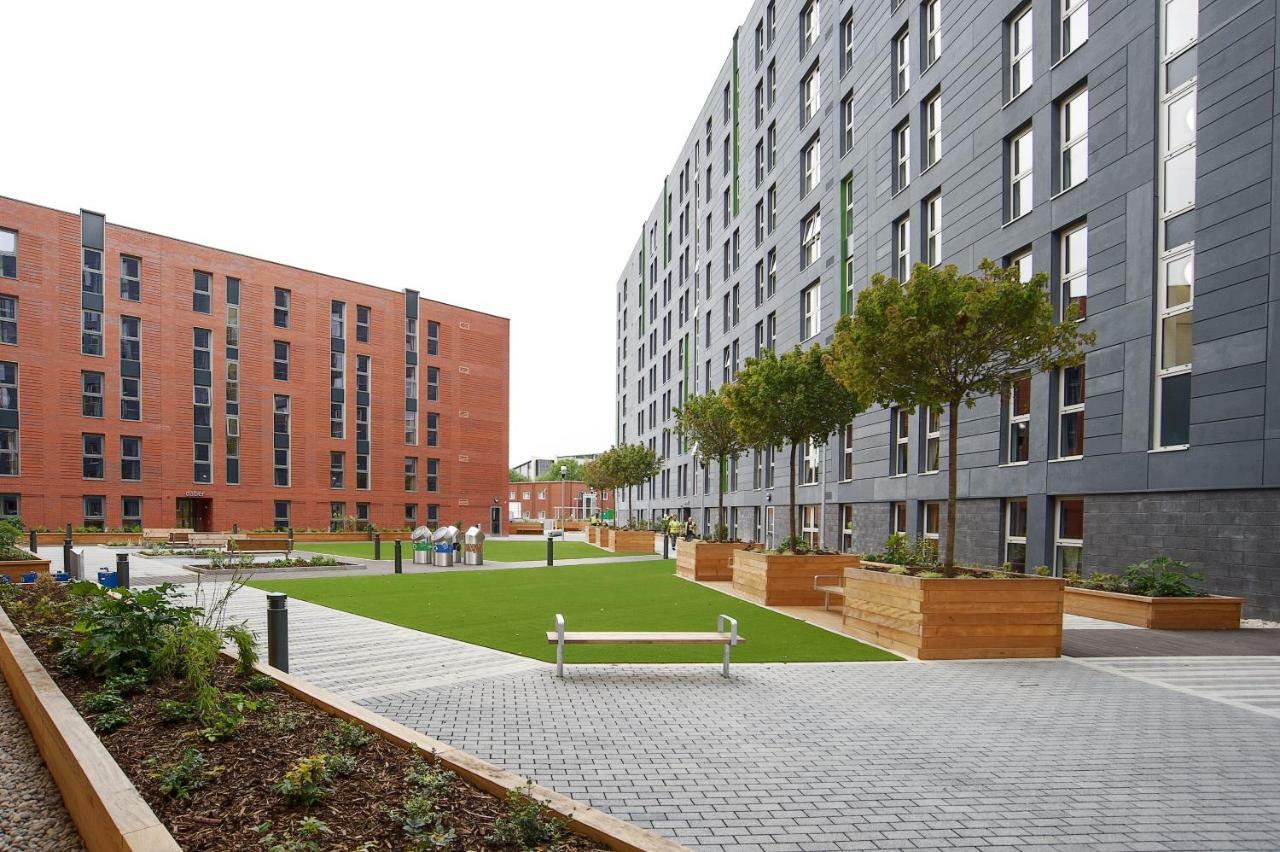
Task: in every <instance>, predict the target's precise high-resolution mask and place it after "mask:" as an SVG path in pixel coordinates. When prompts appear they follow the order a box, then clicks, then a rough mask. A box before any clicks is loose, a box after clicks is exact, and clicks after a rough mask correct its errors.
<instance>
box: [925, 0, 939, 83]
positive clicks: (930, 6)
mask: <svg viewBox="0 0 1280 852" xmlns="http://www.w3.org/2000/svg"><path fill="white" fill-rule="evenodd" d="M941 7H942V3H941V0H924V4H923V5H922V6H921V7H920V25H921V28H922V29H923V30H924V51H923V54H924V55H923V56H921V57H920V67H921V68H922V69H924V68H928V67H930V66H931V65H933V63H935V62H937V61H938V57H939V56H941V55H942V8H941Z"/></svg>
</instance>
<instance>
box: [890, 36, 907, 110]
mask: <svg viewBox="0 0 1280 852" xmlns="http://www.w3.org/2000/svg"><path fill="white" fill-rule="evenodd" d="M910 88H911V33H910V32H909V31H908V30H907V28H906V27H903V28H902V30H901V31H899V33H898V34H897V35H896V36H894V37H893V99H894V100H895V101H896V100H897V99H898V98H900V97H902V96H903V95H905V94H906V93H907V90H908V89H910Z"/></svg>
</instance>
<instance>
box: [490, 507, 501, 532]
mask: <svg viewBox="0 0 1280 852" xmlns="http://www.w3.org/2000/svg"><path fill="white" fill-rule="evenodd" d="M489 535H502V508H501V507H500V506H491V507H489Z"/></svg>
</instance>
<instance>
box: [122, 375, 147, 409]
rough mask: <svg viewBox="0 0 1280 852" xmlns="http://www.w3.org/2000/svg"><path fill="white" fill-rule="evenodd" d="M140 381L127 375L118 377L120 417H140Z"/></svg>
mask: <svg viewBox="0 0 1280 852" xmlns="http://www.w3.org/2000/svg"><path fill="white" fill-rule="evenodd" d="M141 396H142V382H141V381H140V380H139V379H136V378H130V377H129V376H121V378H120V419H121V420H141V419H142V399H141Z"/></svg>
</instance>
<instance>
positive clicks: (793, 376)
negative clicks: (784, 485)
mask: <svg viewBox="0 0 1280 852" xmlns="http://www.w3.org/2000/svg"><path fill="white" fill-rule="evenodd" d="M826 357H827V353H826V352H825V351H824V350H823V349H822V347H821V346H818V345H817V344H814V346H813V348H811V349H808V350H804V349H801V348H800V347H799V346H797V347H796V348H795V349H793V350H792V351H790V352H787V353H786V354H784V355H781V356H779V355H776V354H775V353H774V352H772V351H766V352H765V353H764V354H763V355H762V356H761V357H759V358H748V359H747V363H746V366H745V367H743V368H742V371H741V372H740V373H739V374H738V379H737V381H736V382H734V383H733V384H731V385H726V386H725V388H724V393H725V395H726V397H727V398H728V401H729V407H730V409H731V410H732V412H733V423H734V426H735V428H736V429H737V430H738V434H739V435H740V436H741V437H742V440H743V442H744V443H745V444H746V445H747V446H749V447H775V446H781V445H782V444H783V443H784V442H786V443H789V444H790V445H791V466H790V486H791V487H790V491H789V497H788V507H787V518H788V520H789V523H790V525H791V534H790V536H789V537H788V543H787V545H786V546H785V547H784V548H783V549H789V548H794V546H795V541H796V539H797V538H798V535H797V531H798V530H799V529H800V524H799V518H798V517H797V515H796V467H797V464H796V459H797V455H798V450H799V448H800V447H801V446H802V445H804V444H809V443H814V444H825V443H826V441H827V436H829V435H830V434H831V433H832V432H834V431H835V430H837V429H839V428H840V427H841V426H843V425H844V424H845V423H848V422H849V421H850V420H852V419H853V417H854V415H856V414H857V413H858V412H859V411H861V410H862V406H861V405H860V403H859V401H858V397H857V395H856V394H855V393H854V392H853V391H851V390H849V389H848V387H846V386H845V385H844V384H842V383H841V382H839V381H837V380H836V378H835V377H834V376H833V375H832V374H831V372H830V371H829V370H827V369H826V366H825V361H826Z"/></svg>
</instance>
